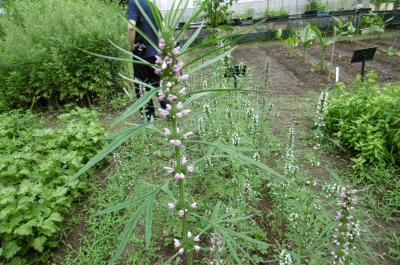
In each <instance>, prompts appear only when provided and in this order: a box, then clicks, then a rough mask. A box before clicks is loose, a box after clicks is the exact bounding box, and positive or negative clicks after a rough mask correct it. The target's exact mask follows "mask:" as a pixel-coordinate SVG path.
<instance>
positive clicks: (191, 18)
mask: <svg viewBox="0 0 400 265" xmlns="http://www.w3.org/2000/svg"><path fill="white" fill-rule="evenodd" d="M202 12H203V7H200V8H198V9H197V11H196V12H195V13H194V14H193V15H192V16H191V17H190V18H189V19H188V20H187V21H186V23H185V24H184V25H183V27H182V29H181V30H180V31H179V32H178V34H177V35H176V39H177V40H178V41H180V40H181V37H182V36H183V35H184V33H185V32H186V31H187V29H188V28H189V27H190V24H191V23H192V22H194V21H196V20H197V18H198V17H199V16H200V14H201V13H202Z"/></svg>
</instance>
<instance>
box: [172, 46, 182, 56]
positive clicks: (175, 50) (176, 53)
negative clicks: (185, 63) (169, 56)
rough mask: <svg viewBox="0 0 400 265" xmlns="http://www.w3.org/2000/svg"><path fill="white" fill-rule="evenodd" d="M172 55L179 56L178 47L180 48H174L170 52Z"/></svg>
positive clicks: (179, 49) (179, 50)
mask: <svg viewBox="0 0 400 265" xmlns="http://www.w3.org/2000/svg"><path fill="white" fill-rule="evenodd" d="M172 53H173V54H174V55H179V54H180V53H181V47H180V46H177V47H175V48H174V49H173V50H172Z"/></svg>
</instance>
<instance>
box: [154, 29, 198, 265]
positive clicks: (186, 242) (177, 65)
mask: <svg viewBox="0 0 400 265" xmlns="http://www.w3.org/2000/svg"><path fill="white" fill-rule="evenodd" d="M159 50H160V56H157V61H156V64H157V68H156V70H155V71H156V73H157V74H160V75H161V76H162V78H163V82H162V87H161V91H160V93H159V98H160V99H166V100H167V101H168V104H167V108H166V109H161V108H160V109H159V113H160V116H161V117H162V118H165V119H167V124H168V127H166V128H165V129H164V136H165V137H166V139H167V140H168V143H169V144H170V145H171V147H172V148H173V149H174V161H173V163H172V164H171V165H166V167H165V170H166V173H167V174H168V175H169V176H170V177H173V179H174V182H175V183H176V185H177V187H178V190H179V201H178V203H177V204H175V203H174V202H171V203H169V204H168V207H169V208H170V209H171V210H176V214H177V216H178V217H179V218H180V219H181V223H182V224H181V226H182V233H181V238H182V240H179V239H175V240H174V246H175V248H177V249H178V253H179V255H184V254H186V256H187V261H188V264H192V254H191V250H190V249H191V248H193V249H194V250H195V251H199V250H200V246H198V245H194V242H195V241H194V240H193V238H192V233H191V232H190V231H189V229H188V220H187V216H188V211H190V210H194V209H196V208H197V203H196V202H189V201H188V200H187V199H186V198H187V195H186V191H185V182H186V181H187V179H188V175H190V174H192V173H193V172H194V167H193V166H192V165H190V164H189V161H188V159H187V157H186V156H185V155H184V153H183V152H182V147H183V144H184V142H185V140H186V139H187V138H188V137H190V136H192V135H193V132H183V131H182V130H180V129H179V125H180V123H181V121H182V119H184V118H186V117H187V116H188V115H189V114H190V112H191V110H190V109H188V108H186V107H185V105H184V101H185V100H186V96H187V89H186V88H185V87H183V86H182V81H184V80H187V79H188V78H189V76H188V75H187V74H184V72H183V65H184V63H183V62H182V61H181V60H180V59H179V56H180V54H181V48H180V46H176V41H175V39H174V38H173V37H172V36H171V37H170V38H169V39H160V43H159Z"/></svg>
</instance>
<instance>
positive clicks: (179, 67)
mask: <svg viewBox="0 0 400 265" xmlns="http://www.w3.org/2000/svg"><path fill="white" fill-rule="evenodd" d="M182 69H183V65H182V64H180V63H179V64H175V65H174V66H173V67H172V72H174V73H175V74H176V75H179V74H180V73H181V72H182Z"/></svg>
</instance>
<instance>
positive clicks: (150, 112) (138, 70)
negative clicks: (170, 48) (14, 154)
mask: <svg viewBox="0 0 400 265" xmlns="http://www.w3.org/2000/svg"><path fill="white" fill-rule="evenodd" d="M144 60H146V61H148V62H149V63H151V64H155V62H156V57H149V58H144ZM133 75H134V77H135V78H136V79H139V80H140V81H142V82H143V83H147V84H149V85H151V86H153V87H155V88H158V87H160V81H161V78H160V76H159V75H157V74H156V73H154V69H153V68H151V67H150V66H147V65H143V64H133ZM140 87H141V86H140V85H139V84H135V92H136V97H137V98H138V99H139V98H140V96H141V92H142V93H144V92H145V91H149V90H150V88H148V87H146V88H145V91H140ZM159 102H160V105H161V108H163V109H165V108H166V105H167V102H166V101H164V100H160V101H159ZM145 113H146V116H147V118H151V116H153V117H155V108H154V103H153V100H150V101H149V102H148V103H147V105H146V112H145Z"/></svg>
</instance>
